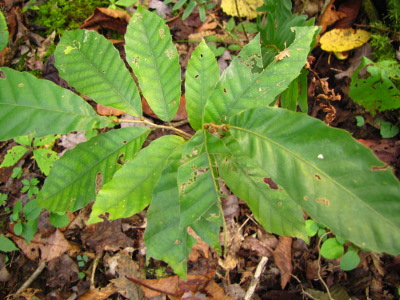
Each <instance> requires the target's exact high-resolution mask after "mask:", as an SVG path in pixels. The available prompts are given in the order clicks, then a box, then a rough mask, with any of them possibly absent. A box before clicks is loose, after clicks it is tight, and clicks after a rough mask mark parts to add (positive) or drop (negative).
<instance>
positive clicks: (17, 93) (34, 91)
mask: <svg viewBox="0 0 400 300" xmlns="http://www.w3.org/2000/svg"><path fill="white" fill-rule="evenodd" d="M2 73H3V74H4V75H5V78H2V77H1V74H2ZM23 120H29V122H27V121H23ZM109 123H110V121H108V119H107V118H105V117H100V116H98V115H97V114H96V113H95V112H94V111H93V109H92V108H91V106H90V105H89V104H88V103H86V102H85V101H83V100H82V98H80V97H79V96H77V95H75V94H74V93H73V92H71V91H69V90H66V89H63V88H61V87H59V86H57V85H55V84H54V83H52V82H50V81H46V80H42V79H37V78H36V77H34V76H33V75H31V74H29V73H26V72H23V73H21V72H17V71H14V70H12V69H8V68H0V128H1V131H0V140H2V141H4V140H8V139H11V138H13V137H17V136H21V135H28V134H30V133H35V136H45V135H48V134H53V133H60V134H62V133H68V132H71V131H80V130H88V129H91V128H99V127H105V126H107V124H109Z"/></svg>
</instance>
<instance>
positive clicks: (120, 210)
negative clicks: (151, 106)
mask: <svg viewBox="0 0 400 300" xmlns="http://www.w3.org/2000/svg"><path fill="white" fill-rule="evenodd" d="M183 142H184V140H183V139H182V138H180V137H178V136H174V135H167V136H163V137H161V138H159V139H157V140H155V141H153V142H152V143H151V144H150V145H149V146H147V147H146V148H144V149H142V150H141V151H140V152H139V153H138V154H137V155H136V156H135V158H134V159H132V160H131V161H128V162H127V163H126V164H124V165H123V166H122V168H121V169H119V170H118V171H117V172H116V173H115V175H114V177H113V179H112V180H111V181H109V182H108V183H106V184H105V185H104V187H103V188H102V189H101V190H100V192H99V194H98V195H97V198H96V202H95V203H94V205H93V208H92V213H91V216H90V219H89V221H88V224H92V223H95V222H99V221H102V219H101V218H99V217H98V216H99V215H101V214H104V213H106V212H108V213H109V215H108V219H110V220H115V219H119V218H127V217H130V216H132V215H134V214H135V213H138V212H140V211H142V210H143V209H144V208H145V207H146V206H147V205H149V203H150V201H151V198H152V195H153V189H154V186H155V184H156V183H157V181H158V178H159V177H160V175H161V172H162V171H163V169H164V167H165V164H166V163H167V161H168V157H169V156H170V155H171V153H172V152H173V151H174V149H175V148H176V147H177V146H179V145H181V144H182V143H183Z"/></svg>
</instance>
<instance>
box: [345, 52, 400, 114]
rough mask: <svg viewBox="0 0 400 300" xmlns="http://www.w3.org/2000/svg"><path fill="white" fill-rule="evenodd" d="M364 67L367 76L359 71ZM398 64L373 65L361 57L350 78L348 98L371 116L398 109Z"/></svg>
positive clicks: (399, 80) (391, 62)
mask: <svg viewBox="0 0 400 300" xmlns="http://www.w3.org/2000/svg"><path fill="white" fill-rule="evenodd" d="M364 67H366V70H367V76H366V77H361V76H360V71H361V69H363V68H364ZM399 86H400V64H399V63H398V62H397V61H394V60H392V61H387V60H385V61H381V62H377V63H374V62H373V61H371V60H370V59H368V58H366V57H363V59H362V61H361V64H360V65H359V67H358V68H357V69H356V70H355V72H354V74H353V76H352V77H351V85H350V92H349V96H350V97H351V98H352V99H353V100H354V101H355V102H357V103H358V104H360V105H362V106H363V107H365V108H366V109H367V110H369V111H370V112H371V113H372V114H375V113H376V112H382V111H386V110H390V109H396V108H399V107H400V90H399Z"/></svg>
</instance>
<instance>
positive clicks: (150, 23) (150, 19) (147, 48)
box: [125, 6, 181, 121]
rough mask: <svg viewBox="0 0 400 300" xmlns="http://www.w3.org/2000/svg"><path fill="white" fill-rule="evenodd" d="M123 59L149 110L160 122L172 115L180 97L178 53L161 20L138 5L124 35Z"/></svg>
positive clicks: (176, 108) (170, 118)
mask: <svg viewBox="0 0 400 300" xmlns="http://www.w3.org/2000/svg"><path fill="white" fill-rule="evenodd" d="M125 41H126V45H125V51H126V60H127V61H128V63H129V65H130V66H131V67H132V69H133V72H134V73H135V75H136V77H137V78H138V81H139V85H140V89H141V91H142V93H143V96H144V97H145V98H146V100H147V102H148V103H149V105H150V107H151V109H152V110H153V111H154V113H155V114H156V115H157V116H158V117H159V118H160V119H161V120H163V121H171V120H172V119H173V117H174V116H175V114H176V112H177V110H178V107H179V101H180V96H181V71H180V66H179V54H178V51H177V50H176V47H175V45H174V44H173V43H172V38H171V34H170V32H169V28H168V26H167V25H165V21H164V20H163V19H162V18H160V17H159V16H157V15H156V14H154V13H151V12H149V11H147V10H145V9H144V8H143V7H142V6H139V8H138V9H137V10H136V12H135V14H134V15H133V16H132V18H131V20H130V22H129V25H128V29H127V32H126V35H125Z"/></svg>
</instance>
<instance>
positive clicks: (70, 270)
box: [46, 254, 79, 288]
mask: <svg viewBox="0 0 400 300" xmlns="http://www.w3.org/2000/svg"><path fill="white" fill-rule="evenodd" d="M47 271H48V275H47V277H46V285H47V286H49V287H52V288H56V287H57V288H62V287H64V286H68V285H70V284H71V283H72V282H75V281H78V280H79V278H78V273H79V269H78V265H77V264H76V262H75V261H74V260H73V259H72V258H71V257H70V256H69V255H68V254H64V255H61V256H60V257H57V258H56V259H53V260H52V261H50V262H49V263H48V265H47Z"/></svg>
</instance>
